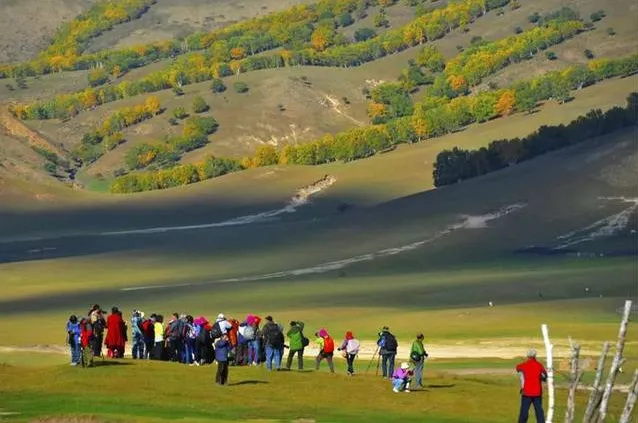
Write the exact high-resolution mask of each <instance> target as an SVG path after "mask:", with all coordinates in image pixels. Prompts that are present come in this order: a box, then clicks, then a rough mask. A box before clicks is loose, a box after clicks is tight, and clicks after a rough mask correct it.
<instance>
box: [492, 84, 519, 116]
mask: <svg viewBox="0 0 638 423" xmlns="http://www.w3.org/2000/svg"><path fill="white" fill-rule="evenodd" d="M515 105H516V93H515V92H514V90H506V91H504V92H503V94H501V96H500V97H499V98H498V101H497V102H496V106H495V110H496V113H498V114H499V115H501V116H507V115H509V114H510V113H512V111H514V106H515Z"/></svg>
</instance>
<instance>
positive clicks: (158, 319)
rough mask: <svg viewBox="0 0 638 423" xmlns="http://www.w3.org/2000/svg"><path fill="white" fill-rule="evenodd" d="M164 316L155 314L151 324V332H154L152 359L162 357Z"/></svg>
mask: <svg viewBox="0 0 638 423" xmlns="http://www.w3.org/2000/svg"><path fill="white" fill-rule="evenodd" d="M163 322H164V317H163V316H161V315H157V316H155V323H154V324H153V332H154V334H155V339H154V341H155V346H154V348H153V359H154V360H161V359H162V358H164V324H163Z"/></svg>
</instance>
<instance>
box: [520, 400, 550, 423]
mask: <svg viewBox="0 0 638 423" xmlns="http://www.w3.org/2000/svg"><path fill="white" fill-rule="evenodd" d="M532 404H534V412H535V414H536V423H545V412H544V411H543V397H526V396H525V395H523V396H521V412H520V414H519V416H518V423H527V418H528V417H529V407H530V405H532Z"/></svg>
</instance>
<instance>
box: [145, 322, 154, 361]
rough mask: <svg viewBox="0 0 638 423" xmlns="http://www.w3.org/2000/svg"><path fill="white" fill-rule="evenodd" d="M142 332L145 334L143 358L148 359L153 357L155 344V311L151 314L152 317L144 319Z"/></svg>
mask: <svg viewBox="0 0 638 423" xmlns="http://www.w3.org/2000/svg"><path fill="white" fill-rule="evenodd" d="M142 334H143V336H144V356H143V358H145V359H147V360H148V359H150V358H151V357H152V354H153V346H154V345H155V313H153V314H151V318H150V319H144V321H143V322H142Z"/></svg>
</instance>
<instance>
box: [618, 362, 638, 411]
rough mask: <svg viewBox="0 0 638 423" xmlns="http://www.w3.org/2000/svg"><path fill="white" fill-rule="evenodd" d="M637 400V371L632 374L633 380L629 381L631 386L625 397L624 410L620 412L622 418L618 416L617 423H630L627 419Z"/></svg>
mask: <svg viewBox="0 0 638 423" xmlns="http://www.w3.org/2000/svg"><path fill="white" fill-rule="evenodd" d="M637 398H638V370H636V371H635V372H634V379H633V380H632V381H631V385H629V394H628V395H627V402H626V403H625V409H624V410H623V412H622V416H620V420H619V421H618V423H630V422H629V418H630V417H631V411H632V410H633V408H634V405H635V404H636V399H637Z"/></svg>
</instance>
